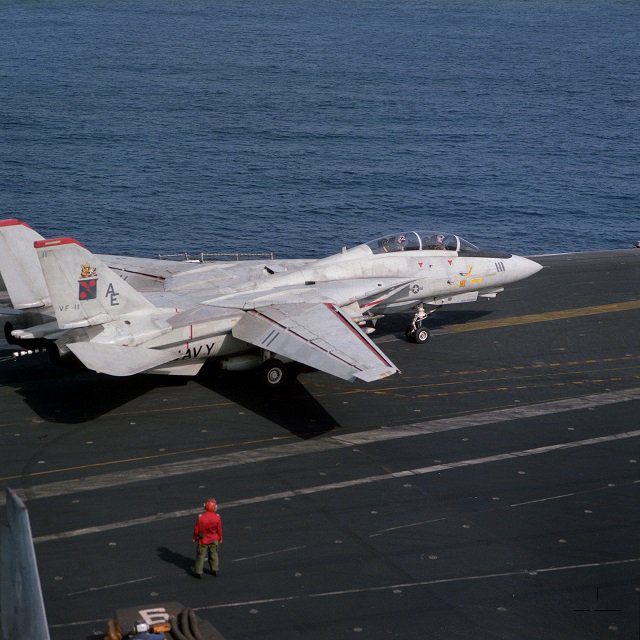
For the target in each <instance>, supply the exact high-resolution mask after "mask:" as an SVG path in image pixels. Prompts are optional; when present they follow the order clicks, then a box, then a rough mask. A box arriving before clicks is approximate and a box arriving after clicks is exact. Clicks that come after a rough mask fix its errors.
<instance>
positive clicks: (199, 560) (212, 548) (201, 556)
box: [194, 542, 219, 574]
mask: <svg viewBox="0 0 640 640" xmlns="http://www.w3.org/2000/svg"><path fill="white" fill-rule="evenodd" d="M218 544H219V543H218V542H212V543H211V544H198V555H197V557H196V566H195V567H194V568H195V572H196V573H197V574H202V571H203V570H204V561H205V560H206V559H207V558H208V559H209V569H211V571H216V572H217V571H218V568H219V562H218Z"/></svg>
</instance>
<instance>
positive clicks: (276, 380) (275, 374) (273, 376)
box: [260, 359, 289, 389]
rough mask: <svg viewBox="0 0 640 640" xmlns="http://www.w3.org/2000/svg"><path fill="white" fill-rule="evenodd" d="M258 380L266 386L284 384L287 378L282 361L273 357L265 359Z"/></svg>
mask: <svg viewBox="0 0 640 640" xmlns="http://www.w3.org/2000/svg"><path fill="white" fill-rule="evenodd" d="M260 380H261V382H262V384H263V385H264V386H265V387H267V388H271V389H273V388H275V387H282V386H284V385H285V384H286V383H287V382H288V380H289V375H288V371H287V367H286V366H285V364H284V362H281V361H280V360H275V359H273V360H267V361H266V362H265V363H264V364H263V365H262V367H261V368H260Z"/></svg>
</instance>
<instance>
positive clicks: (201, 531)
mask: <svg viewBox="0 0 640 640" xmlns="http://www.w3.org/2000/svg"><path fill="white" fill-rule="evenodd" d="M217 510H218V503H217V502H216V501H215V498H209V499H208V500H207V501H206V502H205V503H204V511H203V512H202V513H201V514H200V515H199V516H198V519H197V520H196V526H195V527H194V529H193V541H194V542H197V543H198V550H197V557H196V564H195V567H194V568H193V571H194V573H195V575H196V577H197V578H202V572H203V570H204V561H205V560H206V559H207V558H208V560H209V568H210V569H211V573H212V574H213V575H214V576H217V575H218V570H219V560H218V545H220V544H222V520H221V519H220V516H219V515H218V514H217V513H216V512H217Z"/></svg>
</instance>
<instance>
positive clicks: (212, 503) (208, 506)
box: [204, 498, 218, 511]
mask: <svg viewBox="0 0 640 640" xmlns="http://www.w3.org/2000/svg"><path fill="white" fill-rule="evenodd" d="M217 508H218V503H217V502H216V499H215V498H207V501H206V502H205V503H204V510H205V511H215V510H216V509H217Z"/></svg>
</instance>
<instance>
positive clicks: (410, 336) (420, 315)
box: [404, 303, 438, 344]
mask: <svg viewBox="0 0 640 640" xmlns="http://www.w3.org/2000/svg"><path fill="white" fill-rule="evenodd" d="M437 310H438V307H436V308H435V309H431V310H430V311H426V310H425V308H424V304H422V303H420V304H419V305H418V306H417V308H416V312H415V314H414V316H413V318H412V320H411V323H410V324H409V326H408V327H407V329H406V331H405V332H404V335H405V336H406V338H407V340H409V341H410V342H415V343H417V344H424V343H425V342H426V341H427V340H428V339H429V331H428V330H427V328H426V327H423V326H422V323H423V322H424V321H425V320H426V319H427V318H428V317H429V316H430V315H431V314H432V313H435V312H436V311H437Z"/></svg>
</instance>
